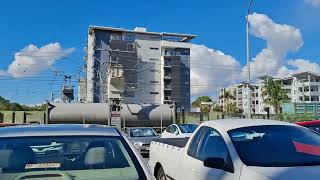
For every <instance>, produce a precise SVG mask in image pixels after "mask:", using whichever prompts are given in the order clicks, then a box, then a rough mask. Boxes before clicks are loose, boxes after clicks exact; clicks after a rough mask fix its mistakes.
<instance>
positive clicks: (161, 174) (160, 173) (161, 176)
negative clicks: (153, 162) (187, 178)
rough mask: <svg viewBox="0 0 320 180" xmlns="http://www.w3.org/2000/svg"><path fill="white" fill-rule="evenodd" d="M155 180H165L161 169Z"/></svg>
mask: <svg viewBox="0 0 320 180" xmlns="http://www.w3.org/2000/svg"><path fill="white" fill-rule="evenodd" d="M157 180H167V177H166V174H165V173H164V170H163V168H162V167H160V168H159V170H158V173H157Z"/></svg>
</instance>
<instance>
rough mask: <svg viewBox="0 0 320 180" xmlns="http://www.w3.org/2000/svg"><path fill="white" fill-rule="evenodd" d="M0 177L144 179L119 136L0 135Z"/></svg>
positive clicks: (126, 145)
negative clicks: (24, 136)
mask: <svg viewBox="0 0 320 180" xmlns="http://www.w3.org/2000/svg"><path fill="white" fill-rule="evenodd" d="M0 168H1V172H0V179H1V180H9V179H10V180H11V179H29V178H30V179H31V178H32V179H33V178H34V179H37V178H41V179H51V178H52V179H56V178H59V179H60V178H61V179H84V180H92V179H97V180H104V179H106V180H107V179H117V180H118V179H119V180H120V179H126V180H128V179H132V180H134V179H135V180H136V179H146V176H145V174H144V173H143V170H142V167H141V166H140V164H139V162H138V160H137V159H136V157H135V156H134V154H133V152H132V151H131V149H130V148H129V146H128V144H127V143H125V141H124V140H123V139H122V138H120V137H95V136H89V137H82V136H81V137H28V138H0Z"/></svg>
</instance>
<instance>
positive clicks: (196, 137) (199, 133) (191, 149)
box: [188, 126, 204, 157]
mask: <svg viewBox="0 0 320 180" xmlns="http://www.w3.org/2000/svg"><path fill="white" fill-rule="evenodd" d="M203 129H204V126H203V127H200V128H199V130H198V131H197V132H196V133H195V135H194V136H193V138H192V141H191V143H190V145H189V148H188V155H189V156H191V157H196V153H197V150H198V145H199V142H200V138H201V136H202V135H203Z"/></svg>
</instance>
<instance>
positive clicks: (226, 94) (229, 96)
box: [220, 91, 235, 102]
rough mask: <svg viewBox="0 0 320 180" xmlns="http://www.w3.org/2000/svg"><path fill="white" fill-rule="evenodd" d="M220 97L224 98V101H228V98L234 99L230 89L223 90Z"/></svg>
mask: <svg viewBox="0 0 320 180" xmlns="http://www.w3.org/2000/svg"><path fill="white" fill-rule="evenodd" d="M220 98H222V99H224V100H225V101H226V102H228V101H229V100H230V99H235V97H234V96H233V95H232V94H231V92H230V91H225V92H224V93H223V95H222V96H220Z"/></svg>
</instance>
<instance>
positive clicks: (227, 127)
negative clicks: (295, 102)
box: [204, 119, 296, 131]
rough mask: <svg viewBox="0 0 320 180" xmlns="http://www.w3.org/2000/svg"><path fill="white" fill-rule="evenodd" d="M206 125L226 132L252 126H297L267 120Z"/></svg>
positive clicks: (222, 122) (212, 122)
mask: <svg viewBox="0 0 320 180" xmlns="http://www.w3.org/2000/svg"><path fill="white" fill-rule="evenodd" d="M204 125H207V126H210V127H215V126H219V127H221V128H223V129H225V130H226V131H229V130H232V129H237V128H242V127H250V126H263V125H287V126H288V125H289V126H296V125H295V124H292V123H288V122H283V121H274V120H266V119H254V120H253V119H222V120H212V121H207V122H205V123H204Z"/></svg>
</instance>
